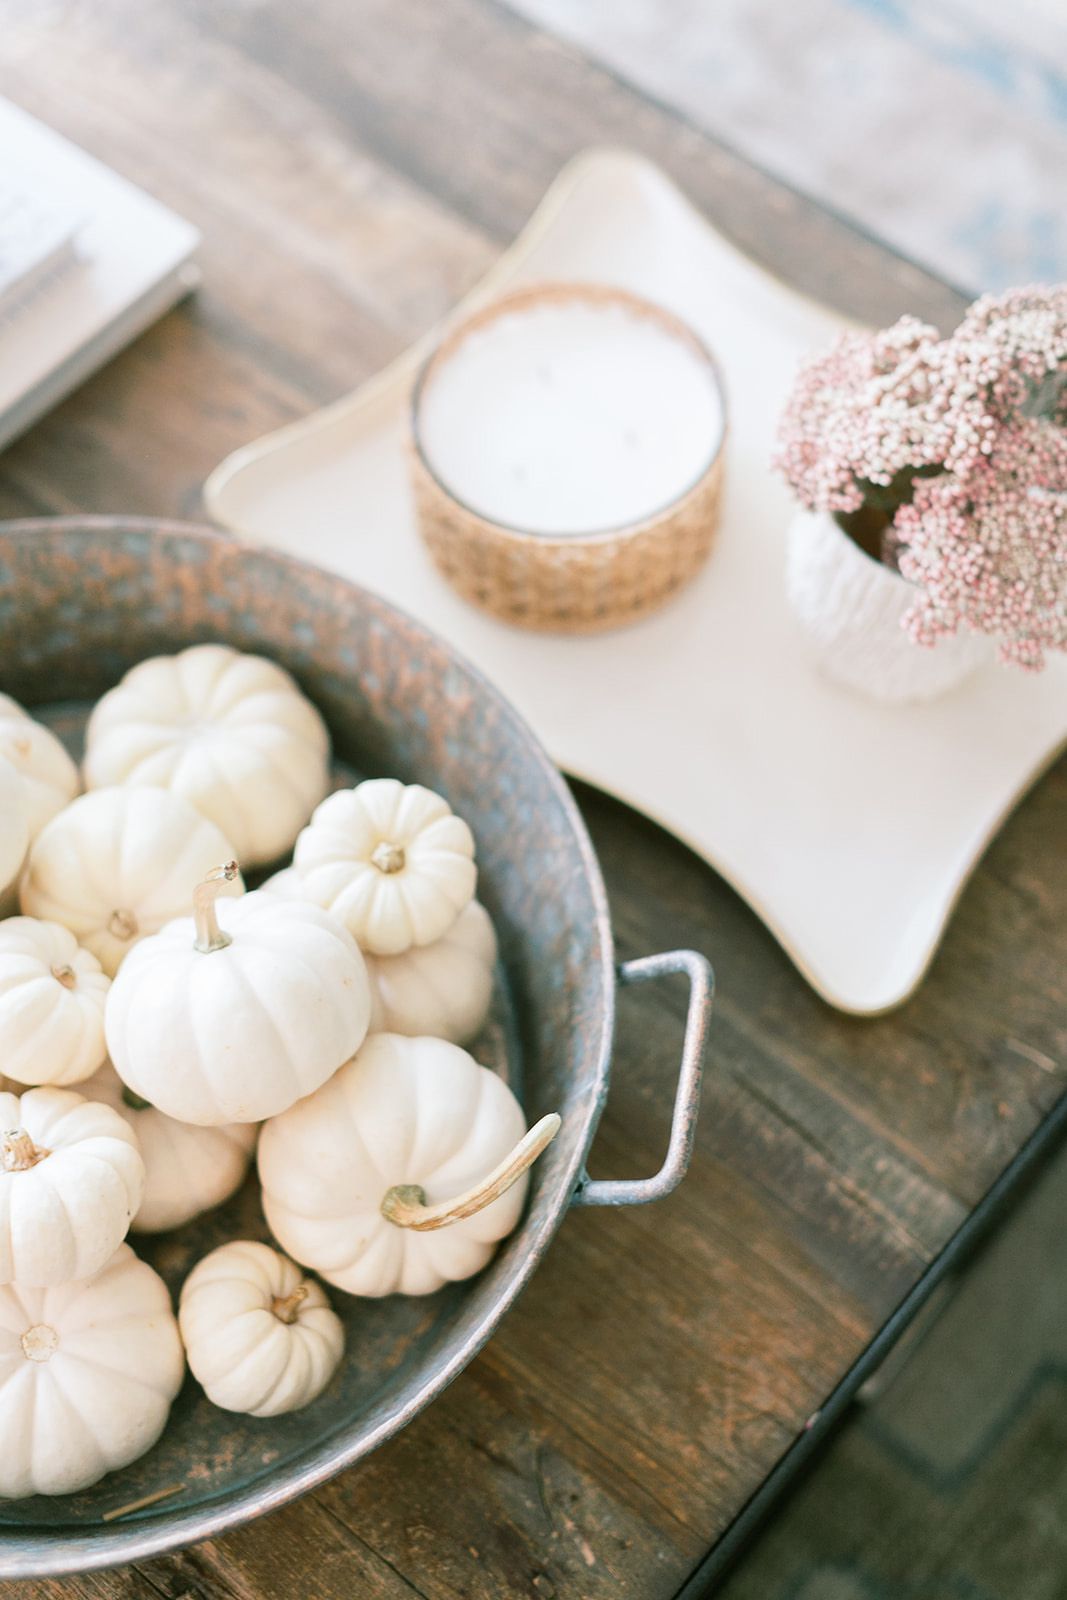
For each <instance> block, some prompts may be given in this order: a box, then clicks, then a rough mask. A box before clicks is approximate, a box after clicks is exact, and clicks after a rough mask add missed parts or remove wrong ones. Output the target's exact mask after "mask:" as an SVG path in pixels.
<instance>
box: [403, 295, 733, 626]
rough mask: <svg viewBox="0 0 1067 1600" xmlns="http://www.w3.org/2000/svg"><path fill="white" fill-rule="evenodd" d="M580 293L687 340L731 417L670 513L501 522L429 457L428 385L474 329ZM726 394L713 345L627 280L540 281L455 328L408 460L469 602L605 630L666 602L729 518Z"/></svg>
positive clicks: (444, 344)
mask: <svg viewBox="0 0 1067 1600" xmlns="http://www.w3.org/2000/svg"><path fill="white" fill-rule="evenodd" d="M567 302H578V303H581V304H585V305H590V306H595V307H599V306H620V307H622V308H623V309H625V310H626V311H628V312H629V313H630V314H632V315H634V316H638V317H645V318H648V319H649V320H651V321H653V322H655V323H656V324H658V325H659V326H660V327H661V328H664V329H666V330H667V331H668V332H669V333H671V334H672V335H673V336H674V337H675V338H678V339H681V340H682V341H683V342H684V343H686V344H687V345H688V346H689V348H690V349H692V350H694V351H696V352H697V354H698V355H699V356H700V358H701V360H702V361H704V362H706V363H707V366H708V369H709V372H710V374H711V377H712V381H713V383H714V384H715V387H716V389H717V390H718V394H719V400H720V403H721V405H722V414H723V426H722V429H721V431H720V433H719V436H718V438H717V439H716V441H715V443H714V448H713V449H712V450H711V452H710V454H709V458H708V461H707V464H706V466H705V467H704V469H703V471H702V472H701V474H700V476H699V477H698V478H697V480H696V481H695V482H694V483H692V484H691V485H690V486H689V488H688V489H686V490H684V491H683V493H682V494H680V495H679V496H677V497H676V498H675V499H674V500H673V501H671V502H670V503H669V504H667V505H665V506H664V507H663V508H662V509H661V510H659V511H656V512H655V513H653V514H652V515H650V516H646V517H644V518H642V519H641V520H640V521H637V522H633V523H628V524H625V525H622V526H619V527H614V528H608V529H606V530H604V531H602V532H595V533H576V534H565V535H561V534H542V533H535V532H533V531H531V530H528V529H523V528H516V527H510V526H508V525H506V524H504V523H501V522H494V521H492V520H490V519H489V518H487V517H484V516H482V515H480V514H479V513H478V512H476V511H473V510H472V509H471V508H470V507H469V506H467V505H465V504H464V503H463V501H462V500H460V499H459V498H458V497H457V496H456V495H455V494H454V493H453V492H452V490H450V489H449V488H448V486H447V485H446V484H444V483H443V482H442V481H441V479H440V477H439V476H438V475H437V473H435V471H434V470H433V468H432V467H431V466H430V464H429V461H428V460H427V457H426V453H425V451H424V449H423V445H422V440H421V438H420V431H419V409H420V400H421V396H422V394H423V391H424V389H425V387H426V385H427V383H428V382H429V380H430V379H431V378H432V377H433V375H434V373H435V372H436V371H437V369H438V368H439V367H440V366H441V365H442V364H443V363H444V362H446V361H447V360H448V359H449V357H450V356H451V355H452V354H453V353H454V352H455V351H456V350H457V349H458V348H459V346H460V345H461V344H462V343H463V341H464V340H465V339H467V338H468V337H469V336H470V334H472V333H474V332H475V331H476V330H478V329H480V328H484V327H486V326H487V325H488V324H490V323H492V322H494V321H495V320H496V319H497V318H499V317H501V316H505V315H507V314H509V313H511V312H514V311H519V310H527V309H530V308H532V307H536V306H539V305H548V304H553V303H555V304H564V303H567ZM725 442H726V397H725V392H724V389H723V384H722V380H721V377H720V374H719V369H718V366H717V364H716V362H715V359H714V357H713V356H712V354H711V352H710V351H709V350H708V349H707V347H706V346H705V345H704V344H703V343H702V342H701V341H700V340H699V339H698V338H697V336H696V334H695V333H694V332H693V331H692V329H691V328H689V327H688V326H687V325H686V324H685V323H684V322H682V321H680V320H679V318H677V317H674V316H672V315H671V313H670V312H668V311H664V310H663V309H662V308H661V307H660V306H657V305H654V304H653V303H652V302H651V301H648V300H642V299H641V298H640V297H639V296H637V295H633V294H630V293H628V292H627V291H626V290H623V289H613V288H608V287H604V286H600V285H596V284H578V283H575V284H569V283H551V284H535V285H532V286H530V287H528V288H524V289H518V290H516V291H514V292H513V293H511V294H508V295H506V296H504V297H503V298H502V299H499V300H495V301H493V303H492V304H491V305H488V306H484V307H482V308H481V309H480V310H478V311H476V312H474V314H473V315H472V316H470V317H468V318H467V319H465V320H464V321H463V322H462V323H460V324H459V325H458V326H457V327H455V328H453V329H452V330H451V331H450V332H449V333H448V334H446V336H445V337H444V339H443V340H442V341H441V343H440V344H439V345H438V346H437V348H436V350H434V352H433V354H432V355H431V356H430V357H429V359H428V360H427V362H426V363H425V365H424V366H423V368H422V370H421V371H420V373H419V375H418V378H417V379H416V381H415V385H414V389H413V391H412V399H411V412H410V438H409V450H408V457H409V463H410V470H411V481H412V487H413V490H414V495H415V507H416V511H417V515H418V522H419V529H420V532H421V534H422V537H423V540H424V541H425V543H426V546H427V548H428V550H429V552H430V555H431V556H432V557H433V560H434V562H435V564H436V566H437V567H438V569H439V571H440V572H441V573H442V574H443V576H444V577H445V578H447V580H448V581H449V583H450V584H451V585H452V587H453V588H454V589H456V590H457V592H458V593H459V594H461V595H462V596H463V598H464V599H465V600H469V601H470V602H471V604H473V605H476V606H478V607H480V608H481V609H482V610H483V611H488V612H490V613H491V614H492V615H493V616H495V617H499V618H500V619H501V620H502V621H505V622H511V623H514V624H516V625H517V626H519V627H523V628H533V629H540V630H543V631H545V632H553V633H595V632H599V631H601V630H603V629H607V628H617V627H620V626H622V625H623V624H624V623H627V622H633V621H635V620H636V619H637V618H638V617H643V616H645V615H646V614H647V613H648V612H650V611H655V610H656V609H657V608H658V607H659V606H662V605H663V604H664V602H665V601H666V600H668V599H669V598H670V596H671V595H673V594H674V593H676V591H677V590H678V589H680V588H681V587H682V586H683V585H684V584H686V583H688V582H689V580H690V579H691V578H693V577H695V575H696V574H697V573H698V572H699V571H700V568H701V567H702V566H703V564H704V562H705V561H706V560H707V557H708V554H709V552H710V550H711V546H712V543H713V541H714V538H715V533H716V530H717V528H718V523H719V508H720V501H721V495H722V481H723V458H724V447H725Z"/></svg>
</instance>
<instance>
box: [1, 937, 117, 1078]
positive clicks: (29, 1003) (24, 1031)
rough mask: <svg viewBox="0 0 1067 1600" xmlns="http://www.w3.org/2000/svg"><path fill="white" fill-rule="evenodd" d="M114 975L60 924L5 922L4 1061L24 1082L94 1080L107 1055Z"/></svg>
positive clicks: (3, 950) (3, 989)
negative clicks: (107, 1016) (107, 1019)
mask: <svg viewBox="0 0 1067 1600" xmlns="http://www.w3.org/2000/svg"><path fill="white" fill-rule="evenodd" d="M110 987H111V980H110V978H109V977H108V976H107V974H106V973H104V972H103V971H102V970H101V967H100V963H99V961H98V960H97V959H96V957H95V956H94V955H93V954H92V952H91V951H89V950H83V949H82V947H81V945H80V944H79V943H78V941H77V939H75V937H74V935H73V934H72V933H70V932H69V931H68V930H67V929H66V928H63V927H61V926H60V924H59V923H58V922H40V921H38V920H37V918H36V917H9V918H7V920H6V921H4V922H0V1063H2V1064H3V1067H4V1071H5V1072H6V1073H7V1074H8V1076H9V1077H12V1078H14V1079H16V1080H17V1082H19V1083H23V1084H42V1083H52V1084H56V1085H59V1086H62V1085H65V1084H71V1083H80V1082H81V1080H82V1079H83V1078H88V1077H89V1076H90V1075H91V1074H92V1073H93V1072H95V1071H96V1069H97V1067H98V1066H99V1065H100V1063H101V1062H102V1061H103V1059H104V1057H105V1055H106V1054H107V1047H106V1045H105V1043H104V1005H105V1002H106V1000H107V992H108V990H109V989H110Z"/></svg>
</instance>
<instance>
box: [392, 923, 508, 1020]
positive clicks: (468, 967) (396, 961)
mask: <svg viewBox="0 0 1067 1600" xmlns="http://www.w3.org/2000/svg"><path fill="white" fill-rule="evenodd" d="M366 962H367V976H368V977H369V978H370V992H371V1019H370V1031H371V1033H404V1034H408V1035H410V1036H412V1037H418V1036H419V1035H420V1034H428V1035H430V1036H431V1037H432V1038H434V1039H449V1040H451V1042H452V1043H453V1044H467V1043H468V1042H469V1041H470V1040H471V1039H473V1038H474V1037H475V1035H476V1034H477V1033H478V1032H479V1031H480V1029H481V1027H482V1025H483V1024H484V1022H485V1019H486V1017H487V1016H488V1015H489V1003H490V1001H491V1000H492V997H493V971H494V968H495V966H496V934H495V933H494V931H493V924H492V922H491V921H490V918H489V913H488V912H487V911H486V909H485V907H484V906H482V905H480V904H479V903H478V901H477V900H472V901H471V903H470V905H469V906H467V907H466V908H465V909H464V910H463V911H461V912H460V914H459V916H458V917H457V918H456V920H455V922H454V923H453V924H452V926H451V927H450V928H449V930H448V932H447V933H445V934H442V935H441V937H440V939H438V940H437V941H436V943H434V944H426V945H415V946H413V947H412V949H410V950H405V952H404V954H403V955H402V956H372V955H368V956H367V957H366Z"/></svg>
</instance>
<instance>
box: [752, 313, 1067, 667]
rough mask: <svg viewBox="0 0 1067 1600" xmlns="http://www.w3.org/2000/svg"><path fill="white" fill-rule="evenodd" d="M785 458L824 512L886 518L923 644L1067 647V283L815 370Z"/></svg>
mask: <svg viewBox="0 0 1067 1600" xmlns="http://www.w3.org/2000/svg"><path fill="white" fill-rule="evenodd" d="M775 465H776V466H777V467H778V469H779V470H780V471H781V472H782V473H783V474H784V476H785V477H786V479H787V480H788V482H789V483H790V484H791V485H792V487H793V489H794V490H795V492H796V494H797V495H798V497H799V498H800V500H801V501H802V503H803V504H804V505H806V506H807V507H808V508H809V509H810V510H819V511H826V512H830V513H832V514H835V515H838V516H841V515H842V514H844V513H850V512H856V511H859V510H860V509H861V508H862V507H866V508H868V509H870V510H873V511H874V512H877V513H881V514H883V516H884V519H885V524H886V528H887V533H888V537H886V538H885V540H884V546H883V553H884V554H886V555H888V556H889V557H890V559H891V560H892V561H893V562H895V564H896V565H898V566H899V569H900V571H901V572H902V574H903V575H904V576H905V577H906V578H908V579H909V580H910V581H911V582H912V583H914V584H915V585H916V590H917V594H916V601H915V605H914V606H913V607H912V609H911V611H910V612H909V614H908V616H907V618H906V619H905V626H907V628H908V630H909V632H910V633H911V635H912V637H913V638H914V639H915V640H916V642H918V643H921V644H934V643H936V641H937V640H938V639H939V638H943V637H946V636H948V635H950V634H953V633H955V632H956V631H957V629H958V628H960V627H966V628H970V629H973V630H975V631H977V632H982V633H989V634H993V635H995V636H996V637H998V638H999V640H1000V646H1001V656H1002V658H1003V659H1004V660H1006V661H1012V662H1015V663H1016V664H1018V665H1020V666H1023V667H1028V668H1037V667H1040V666H1041V665H1042V664H1043V661H1044V652H1045V650H1047V649H1057V650H1063V649H1067V285H1062V284H1061V285H1058V286H1056V287H1054V288H1028V289H1014V290H1011V291H1009V292H1008V293H1007V294H1003V295H986V296H984V297H983V298H982V299H981V300H977V301H976V302H975V303H974V305H973V306H971V308H970V309H969V311H968V312H967V314H966V316H965V317H964V319H963V321H962V322H961V323H960V326H959V327H958V328H957V329H956V331H955V333H953V334H952V335H951V336H950V337H949V338H947V339H939V338H938V335H937V333H936V331H935V330H934V329H933V328H930V327H928V326H927V325H926V324H924V323H921V322H918V321H917V320H916V319H915V318H913V317H904V318H902V319H901V320H900V321H899V322H898V323H896V324H895V326H894V327H892V328H890V329H888V330H886V331H885V332H881V333H874V334H864V333H847V334H845V335H843V336H842V338H840V339H839V340H838V341H837V343H836V344H835V345H834V346H833V347H832V348H831V349H830V351H829V352H827V353H826V354H825V355H823V356H820V357H818V358H817V359H816V360H814V361H812V362H810V363H809V364H808V365H807V366H805V367H804V369H803V370H802V371H801V373H800V374H799V376H798V378H797V382H796V385H795V387H794V389H793V392H792V395H791V396H790V399H789V402H788V404H787V406H786V410H785V413H784V416H783V418H782V423H781V428H780V433H779V440H778V448H777V451H776V455H775Z"/></svg>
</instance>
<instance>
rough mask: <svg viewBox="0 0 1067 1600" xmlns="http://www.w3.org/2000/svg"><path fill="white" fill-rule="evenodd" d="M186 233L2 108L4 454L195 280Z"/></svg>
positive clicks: (143, 198)
mask: <svg viewBox="0 0 1067 1600" xmlns="http://www.w3.org/2000/svg"><path fill="white" fill-rule="evenodd" d="M198 244H199V235H198V233H197V231H196V229H195V228H194V227H192V226H191V224H190V223H188V222H185V221H183V219H182V218H181V217H178V216H175V214H174V213H173V212H172V211H168V210H167V208H166V207H165V206H162V205H160V204H159V202H158V201H156V200H153V199H152V198H151V197H150V196H149V195H147V194H145V193H144V192H143V191H142V190H140V189H138V188H135V186H134V185H133V184H132V183H128V182H127V181H126V180H125V178H120V177H119V175H118V174H117V173H115V172H112V171H111V170H110V169H109V168H108V167H105V166H103V165H102V164H101V163H100V162H99V161H96V160H94V158H93V157H92V156H90V155H87V154H86V153H85V151H84V150H79V149H78V148H77V146H76V145H73V144H71V143H70V142H69V141H68V140H66V139H63V138H61V137H60V135H59V134H57V133H55V132H53V130H52V129H51V128H47V127H45V126H44V124H43V123H40V122H38V121H37V120H36V119H35V118H33V117H31V116H28V115H27V113H26V112H25V111H22V110H21V109H20V108H19V107H18V106H15V105H12V104H11V103H10V102H9V101H6V100H0V446H3V445H5V444H8V443H9V442H10V441H11V440H12V439H13V438H15V436H16V435H17V434H19V433H22V432H23V430H24V429H26V428H28V427H29V425H30V423H31V422H33V421H35V420H36V418H37V417H39V416H40V415H41V414H42V413H43V412H44V411H47V410H48V409H49V407H51V406H53V405H55V404H56V402H57V401H58V400H60V399H62V397H63V396H64V395H65V394H67V393H69V391H70V390H71V389H73V388H74V387H75V386H76V385H77V384H79V383H81V382H83V380H84V379H85V378H87V377H88V376H89V374H90V373H92V372H95V371H96V369H97V368H98V367H100V366H102V365H103V363H104V362H105V361H108V360H110V359H111V357H112V356H113V355H115V354H116V353H117V352H118V351H119V350H121V349H122V347H123V346H124V345H126V344H128V343H129V342H130V340H132V339H134V338H136V336H137V335H138V334H139V333H141V332H142V330H143V329H145V328H146V327H148V325H149V324H150V323H152V322H154V321H155V320H156V319H157V318H158V317H160V316H162V314H163V312H165V311H167V310H169V309H170V307H171V306H172V305H174V303H175V302H176V301H177V300H179V299H181V297H182V296H183V295H184V294H186V293H188V291H189V290H190V289H191V288H193V287H194V285H195V284H196V282H197V281H198V277H199V274H198V271H197V268H196V265H195V262H194V259H193V258H194V255H195V252H196V248H197V245H198Z"/></svg>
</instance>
